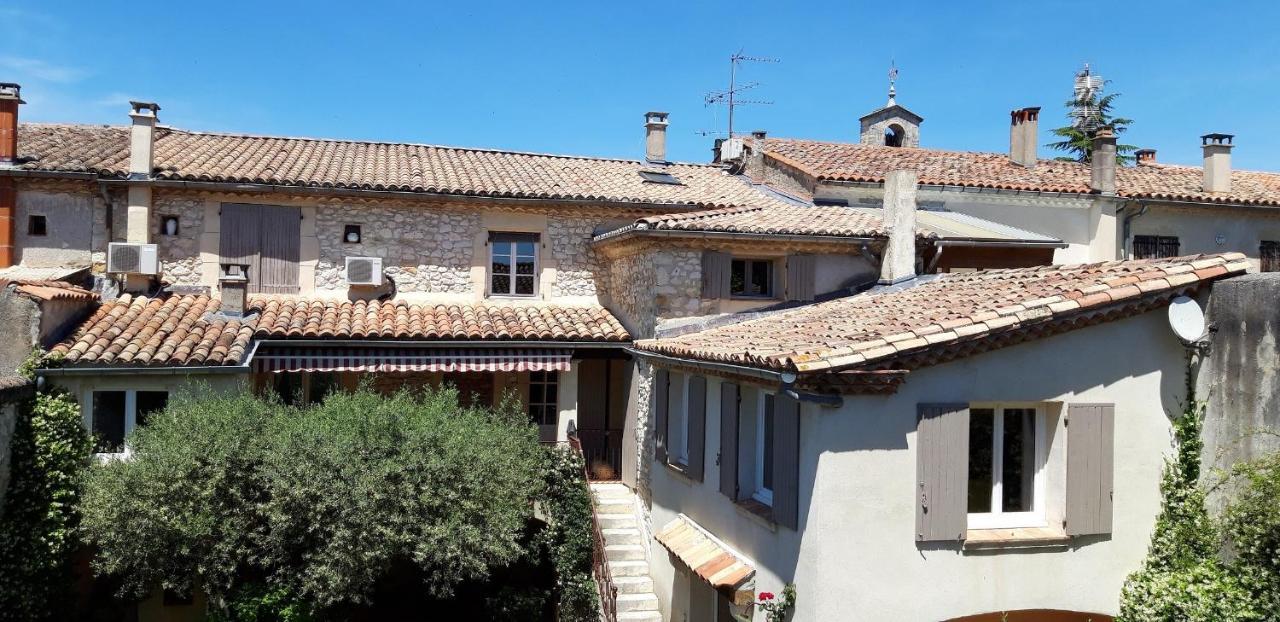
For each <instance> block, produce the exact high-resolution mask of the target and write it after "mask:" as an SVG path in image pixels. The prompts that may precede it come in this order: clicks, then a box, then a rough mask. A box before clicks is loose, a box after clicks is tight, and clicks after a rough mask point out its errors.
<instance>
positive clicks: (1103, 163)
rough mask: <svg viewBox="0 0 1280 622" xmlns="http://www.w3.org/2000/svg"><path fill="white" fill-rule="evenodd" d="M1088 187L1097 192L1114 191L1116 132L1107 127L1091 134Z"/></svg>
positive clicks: (1112, 192) (1106, 192)
mask: <svg viewBox="0 0 1280 622" xmlns="http://www.w3.org/2000/svg"><path fill="white" fill-rule="evenodd" d="M1089 164H1090V170H1089V187H1090V188H1091V189H1093V191H1094V192H1097V193H1099V194H1115V193H1116V133H1115V131H1114V130H1112V129H1111V128H1109V127H1106V126H1103V127H1100V128H1098V129H1097V131H1096V132H1094V135H1093V155H1092V156H1091V157H1090V158H1089Z"/></svg>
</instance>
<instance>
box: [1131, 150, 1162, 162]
mask: <svg viewBox="0 0 1280 622" xmlns="http://www.w3.org/2000/svg"><path fill="white" fill-rule="evenodd" d="M1133 155H1135V156H1137V158H1138V165H1139V166H1141V165H1143V164H1155V163H1156V150H1155V149H1139V150H1137V151H1135V152H1133Z"/></svg>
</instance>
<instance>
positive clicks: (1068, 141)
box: [1045, 93, 1138, 164]
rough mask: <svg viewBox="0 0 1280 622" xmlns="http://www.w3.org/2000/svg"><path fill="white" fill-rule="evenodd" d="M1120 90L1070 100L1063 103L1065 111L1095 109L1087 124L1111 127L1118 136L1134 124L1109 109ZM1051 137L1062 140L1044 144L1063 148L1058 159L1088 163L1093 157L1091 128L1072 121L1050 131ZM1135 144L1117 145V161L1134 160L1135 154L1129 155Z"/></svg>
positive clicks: (1096, 126)
mask: <svg viewBox="0 0 1280 622" xmlns="http://www.w3.org/2000/svg"><path fill="white" fill-rule="evenodd" d="M1119 96H1120V94H1119V93H1109V94H1107V95H1103V96H1102V97H1098V96H1097V95H1096V94H1094V95H1093V96H1090V97H1085V98H1082V99H1079V100H1077V99H1075V98H1072V99H1069V100H1067V102H1066V104H1065V105H1066V107H1067V110H1073V109H1075V108H1077V107H1090V108H1092V109H1093V110H1096V111H1097V114H1096V115H1095V116H1094V118H1093V119H1091V120H1090V126H1091V127H1094V128H1099V127H1110V128H1111V129H1112V131H1114V132H1115V134H1116V136H1117V137H1119V136H1120V135H1121V134H1124V133H1125V132H1126V131H1127V130H1128V129H1129V124H1131V123H1133V119H1128V118H1125V117H1117V116H1115V114H1114V113H1113V112H1112V108H1113V107H1114V106H1115V100H1116V98H1117V97H1119ZM1050 132H1052V133H1053V135H1054V136H1057V137H1058V138H1060V139H1061V140H1059V141H1057V142H1052V143H1049V144H1047V145H1045V146H1046V147H1049V148H1050V149H1053V150H1055V151H1064V152H1066V153H1067V155H1065V156H1059V157H1058V158H1056V159H1058V160H1062V161H1066V162H1085V163H1088V162H1089V161H1091V160H1092V158H1093V138H1094V135H1095V133H1096V132H1095V131H1094V130H1085V129H1083V128H1080V127H1077V126H1075V125H1072V124H1067V125H1064V126H1062V127H1058V128H1054V129H1052V130H1050ZM1137 150H1138V147H1137V146H1136V145H1124V144H1117V145H1116V162H1118V163H1119V164H1128V163H1130V162H1133V160H1134V156H1133V155H1131V154H1132V153H1133V152H1134V151H1137Z"/></svg>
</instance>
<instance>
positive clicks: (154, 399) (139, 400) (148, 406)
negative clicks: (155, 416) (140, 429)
mask: <svg viewBox="0 0 1280 622" xmlns="http://www.w3.org/2000/svg"><path fill="white" fill-rule="evenodd" d="M135 402H136V406H137V409H138V417H137V421H136V425H138V426H143V425H146V424H147V416H148V415H150V414H151V413H154V412H160V411H162V410H164V407H165V406H167V405H168V404H169V392H168V391H138V394H137V397H136V398H135Z"/></svg>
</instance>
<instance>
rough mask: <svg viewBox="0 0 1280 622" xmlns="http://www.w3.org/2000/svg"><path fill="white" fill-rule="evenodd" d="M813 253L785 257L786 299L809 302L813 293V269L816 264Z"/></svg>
mask: <svg viewBox="0 0 1280 622" xmlns="http://www.w3.org/2000/svg"><path fill="white" fill-rule="evenodd" d="M816 263H817V262H816V261H815V260H814V256H813V255H791V256H790V257H787V300H799V301H802V302H810V301H812V300H813V295H814V291H813V290H814V285H813V279H814V269H815V265H816Z"/></svg>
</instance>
